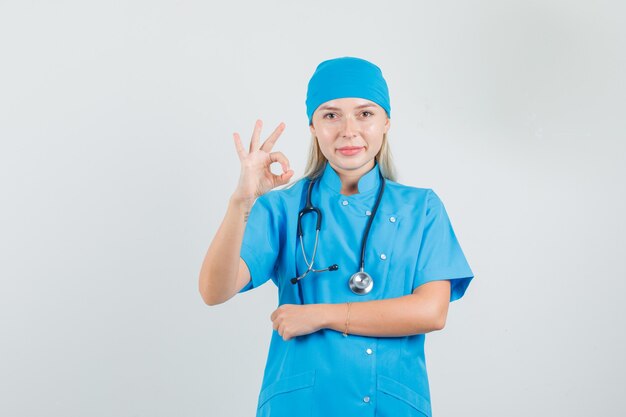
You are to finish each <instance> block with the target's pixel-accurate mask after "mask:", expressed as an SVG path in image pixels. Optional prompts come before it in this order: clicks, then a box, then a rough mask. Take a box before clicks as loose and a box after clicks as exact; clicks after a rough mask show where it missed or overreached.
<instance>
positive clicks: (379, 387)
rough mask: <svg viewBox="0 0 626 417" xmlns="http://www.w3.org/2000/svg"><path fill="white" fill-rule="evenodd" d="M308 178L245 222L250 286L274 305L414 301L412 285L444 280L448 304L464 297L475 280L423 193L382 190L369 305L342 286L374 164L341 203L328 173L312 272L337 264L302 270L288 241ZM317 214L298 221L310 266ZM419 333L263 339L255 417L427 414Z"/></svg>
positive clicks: (375, 183)
mask: <svg viewBox="0 0 626 417" xmlns="http://www.w3.org/2000/svg"><path fill="white" fill-rule="evenodd" d="M308 183H309V180H308V179H306V178H303V179H301V180H299V181H297V182H296V183H295V184H294V185H293V186H292V187H291V188H286V189H282V190H272V191H269V192H267V193H266V194H264V195H262V196H261V197H259V198H258V199H257V200H256V202H255V203H254V205H253V206H252V209H251V211H250V215H249V217H248V222H247V225H246V229H245V232H244V237H243V243H242V247H241V258H242V259H243V260H244V261H245V262H246V264H247V265H248V268H249V269H250V275H251V281H250V282H249V283H248V284H247V285H246V286H245V287H244V288H242V289H241V290H240V292H245V291H248V290H250V289H252V288H256V287H258V286H260V285H262V284H264V283H265V282H266V281H268V280H269V279H270V278H271V279H272V281H273V282H274V284H276V286H277V287H278V293H279V305H282V304H309V303H345V302H348V301H352V302H360V301H368V300H379V299H385V298H394V297H401V296H404V295H408V294H411V293H412V292H413V290H414V289H415V288H417V287H418V286H420V285H422V284H424V283H426V282H429V281H434V280H444V279H449V280H450V283H451V294H450V301H454V300H457V299H459V298H461V297H462V296H463V294H464V293H465V290H466V289H467V287H468V285H469V283H470V281H471V280H472V278H473V277H474V274H473V272H472V270H471V269H470V267H469V265H468V263H467V260H466V259H465V256H464V254H463V251H462V250H461V247H460V245H459V243H458V241H457V238H456V236H455V234H454V231H453V229H452V225H451V223H450V220H449V218H448V215H447V213H446V210H445V208H444V206H443V203H442V202H441V200H440V199H439V197H438V196H437V195H436V194H435V192H434V191H433V190H432V189H428V188H416V187H410V186H406V185H402V184H399V183H396V182H393V181H390V180H386V186H385V191H384V194H383V198H382V200H381V202H380V206H379V207H378V211H377V212H376V215H375V218H374V220H373V222H372V226H371V230H370V233H369V237H368V240H367V246H366V252H365V271H366V272H368V273H369V274H370V275H371V276H372V278H373V280H374V286H373V288H372V290H371V292H369V293H368V294H366V295H357V294H354V293H353V292H352V291H351V290H350V288H349V287H348V280H349V279H350V276H351V275H352V274H353V273H355V272H357V271H358V270H359V268H360V255H361V241H362V237H363V233H364V231H365V227H366V224H367V220H368V216H370V215H371V213H370V211H373V207H374V203H375V201H376V196H377V193H378V187H379V185H380V177H379V167H378V164H377V163H376V165H375V166H374V168H373V169H372V170H370V171H369V172H368V173H366V174H365V175H363V176H362V177H361V178H360V180H359V183H358V190H359V192H358V193H357V194H354V195H350V196H345V195H342V194H341V193H340V190H341V180H340V178H339V175H338V174H337V172H336V171H335V170H334V169H333V168H332V166H331V165H330V164H329V163H326V167H325V169H324V172H323V175H322V177H321V178H320V179H319V180H318V181H317V182H316V183H315V185H314V186H313V192H312V195H311V201H312V204H313V205H314V206H316V207H318V208H319V209H320V210H321V211H322V216H323V219H322V226H321V230H320V233H319V242H318V249H317V253H316V255H315V264H314V266H313V268H315V269H323V268H326V267H328V266H329V265H332V264H335V263H336V264H338V265H339V269H338V270H337V271H326V272H321V273H315V272H309V274H308V275H307V276H306V277H304V278H303V279H301V280H300V281H299V283H298V284H296V285H294V284H292V283H291V282H290V281H289V280H290V279H291V278H293V277H296V276H299V275H300V274H302V273H303V272H304V271H306V269H307V266H306V264H305V262H304V258H303V256H302V251H301V248H300V240H299V239H298V237H297V224H298V223H297V221H298V212H299V211H300V210H301V209H302V207H304V205H305V203H306V192H307V189H308ZM315 221H316V216H315V214H306V215H305V216H304V217H303V219H302V227H303V231H304V236H303V239H304V246H305V249H306V250H307V252H306V253H307V259H308V260H309V262H310V261H311V256H312V254H313V247H314V243H315ZM424 339H425V334H416V335H411V336H403V337H371V336H361V335H354V334H349V335H348V336H347V337H344V336H343V335H342V333H341V332H338V331H335V330H331V329H321V330H319V331H317V332H315V333H311V334H308V335H303V336H297V337H295V338H292V339H290V340H288V341H284V340H283V338H282V337H281V336H280V334H279V333H278V331H276V330H274V329H272V338H271V343H270V348H269V354H268V357H267V364H266V368H265V373H264V376H263V383H262V386H261V391H260V394H259V397H258V404H257V414H256V415H257V417H263V416H271V417H283V416H285V417H287V416H289V417H292V416H298V417H303V416H306V417H322V416H323V417H334V416H337V417H345V416H371V417H374V416H378V417H392V416H393V417H402V416H419V417H423V416H429V417H430V416H431V404H430V392H429V385H428V376H427V372H426V362H425V358H424Z"/></svg>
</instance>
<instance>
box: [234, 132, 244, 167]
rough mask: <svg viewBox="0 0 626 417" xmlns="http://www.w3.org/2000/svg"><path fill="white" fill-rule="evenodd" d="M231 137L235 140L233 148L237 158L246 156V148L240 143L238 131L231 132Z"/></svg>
mask: <svg viewBox="0 0 626 417" xmlns="http://www.w3.org/2000/svg"><path fill="white" fill-rule="evenodd" d="M233 138H234V140H235V149H237V155H239V160H241V159H242V158H243V157H245V156H246V150H245V149H244V147H243V144H242V143H241V138H240V137H239V133H237V132H235V133H233Z"/></svg>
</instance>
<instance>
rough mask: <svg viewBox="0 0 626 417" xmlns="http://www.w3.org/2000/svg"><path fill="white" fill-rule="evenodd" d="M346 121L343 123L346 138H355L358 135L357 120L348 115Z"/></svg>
mask: <svg viewBox="0 0 626 417" xmlns="http://www.w3.org/2000/svg"><path fill="white" fill-rule="evenodd" d="M345 120H346V121H345V123H344V124H343V131H342V133H343V137H345V138H353V137H355V136H356V122H355V121H354V120H352V118H351V117H346V119H345Z"/></svg>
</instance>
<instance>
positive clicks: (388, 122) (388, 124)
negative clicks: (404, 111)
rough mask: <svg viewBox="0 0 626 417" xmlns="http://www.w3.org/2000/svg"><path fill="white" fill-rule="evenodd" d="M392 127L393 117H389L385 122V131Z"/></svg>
mask: <svg viewBox="0 0 626 417" xmlns="http://www.w3.org/2000/svg"><path fill="white" fill-rule="evenodd" d="M390 127H391V119H390V118H389V117H387V121H386V122H385V133H387V132H388V131H389V128H390Z"/></svg>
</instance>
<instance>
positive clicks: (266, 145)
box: [261, 122, 285, 152]
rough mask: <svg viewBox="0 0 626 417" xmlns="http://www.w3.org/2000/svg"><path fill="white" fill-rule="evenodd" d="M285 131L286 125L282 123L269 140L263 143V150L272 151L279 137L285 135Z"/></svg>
mask: <svg viewBox="0 0 626 417" xmlns="http://www.w3.org/2000/svg"><path fill="white" fill-rule="evenodd" d="M284 130H285V124H284V123H283V122H281V123H280V124H279V125H278V127H277V128H276V129H274V131H273V132H272V134H271V135H270V137H269V138H267V139H266V140H265V142H263V145H261V149H262V150H264V151H265V152H269V151H271V150H272V148H273V147H274V144H275V143H276V141H277V140H278V137H279V136H280V134H281V133H283V131H284Z"/></svg>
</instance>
